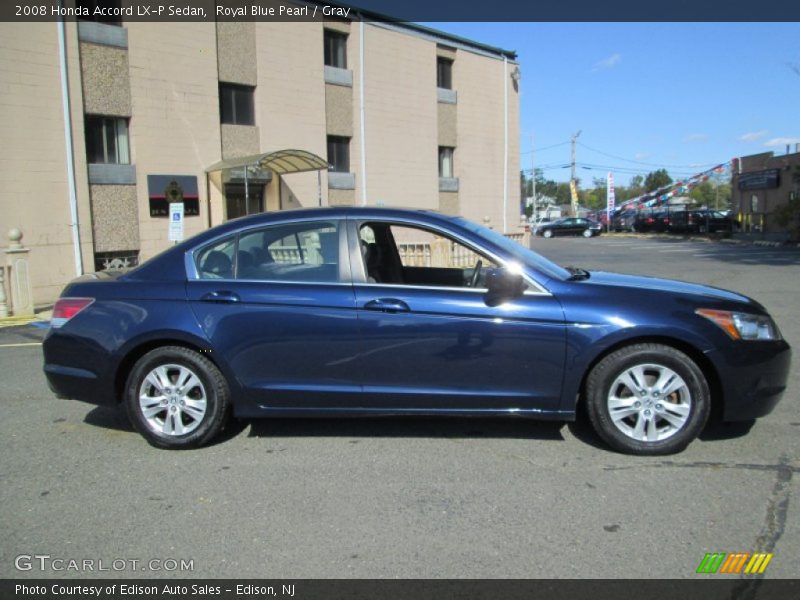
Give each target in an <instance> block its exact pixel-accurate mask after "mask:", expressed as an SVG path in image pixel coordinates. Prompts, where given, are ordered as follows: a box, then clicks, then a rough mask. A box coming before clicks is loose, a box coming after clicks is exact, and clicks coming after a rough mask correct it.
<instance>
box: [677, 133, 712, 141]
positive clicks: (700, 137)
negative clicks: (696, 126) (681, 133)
mask: <svg viewBox="0 0 800 600" xmlns="http://www.w3.org/2000/svg"><path fill="white" fill-rule="evenodd" d="M683 141H684V142H707V141H708V135H706V134H705V133H690V134H689V135H687V136H686V137H685V138H683Z"/></svg>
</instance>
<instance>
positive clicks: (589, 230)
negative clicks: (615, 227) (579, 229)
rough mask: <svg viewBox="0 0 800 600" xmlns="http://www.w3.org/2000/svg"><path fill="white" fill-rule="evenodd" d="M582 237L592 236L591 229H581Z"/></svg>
mask: <svg viewBox="0 0 800 600" xmlns="http://www.w3.org/2000/svg"><path fill="white" fill-rule="evenodd" d="M583 237H585V238H590V237H592V230H591V229H584V230H583Z"/></svg>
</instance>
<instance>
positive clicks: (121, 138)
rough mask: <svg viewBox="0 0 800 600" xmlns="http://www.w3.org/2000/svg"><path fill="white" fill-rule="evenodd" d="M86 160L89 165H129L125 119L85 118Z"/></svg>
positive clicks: (126, 122)
mask: <svg viewBox="0 0 800 600" xmlns="http://www.w3.org/2000/svg"><path fill="white" fill-rule="evenodd" d="M86 159H87V160H88V161H89V163H91V164H100V163H102V164H117V165H127V164H130V162H131V159H130V154H129V152H128V121H127V119H120V118H117V117H90V116H87V117H86Z"/></svg>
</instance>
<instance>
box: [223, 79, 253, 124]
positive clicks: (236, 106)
mask: <svg viewBox="0 0 800 600" xmlns="http://www.w3.org/2000/svg"><path fill="white" fill-rule="evenodd" d="M254 94H255V88H254V87H250V86H247V85H235V84H232V83H220V84H219V113H220V122H221V123H224V124H226V125H255V124H256V118H255V109H254V104H253V96H254Z"/></svg>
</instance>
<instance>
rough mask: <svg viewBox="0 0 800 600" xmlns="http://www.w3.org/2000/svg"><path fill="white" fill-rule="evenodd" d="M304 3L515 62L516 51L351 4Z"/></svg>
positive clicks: (318, 1)
mask: <svg viewBox="0 0 800 600" xmlns="http://www.w3.org/2000/svg"><path fill="white" fill-rule="evenodd" d="M306 1H307V2H308V3H309V4H317V5H323V4H326V5H328V6H341V7H343V8H349V9H351V11H352V12H353V13H355V14H356V16H357V18H358V17H360V18H361V19H362V20H364V21H367V22H369V21H378V22H382V23H387V24H391V25H393V26H395V27H398V28H400V29H408V30H410V31H413V32H416V33H420V34H423V35H426V36H430V37H433V38H437V39H441V40H442V41H443V42H444V43H447V42H448V41H449V42H452V43H453V44H457V45H460V46H463V47H466V48H472V49H474V50H478V51H480V52H482V53H485V54H492V55H494V56H497V57H498V58H503V57H505V58H507V59H508V60H512V61H516V60H517V52H516V50H505V49H504V48H498V47H497V46H490V45H489V44H483V43H481V42H476V41H475V40H471V39H469V38H465V37H461V36H458V35H454V34H452V33H447V32H446V31H442V30H440V29H433V28H432V27H425V26H424V25H419V24H417V23H412V22H410V21H403V20H402V19H399V18H397V17H392V16H390V15H386V14H383V13H379V12H375V11H374V10H370V9H366V8H361V7H358V6H354V5H352V4H345V3H343V2H329V1H328V2H326V1H323V0H306ZM349 20H355V19H352V18H351V19H349Z"/></svg>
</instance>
